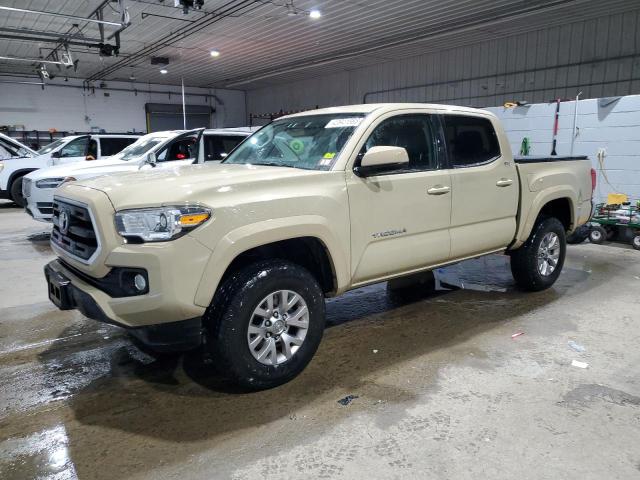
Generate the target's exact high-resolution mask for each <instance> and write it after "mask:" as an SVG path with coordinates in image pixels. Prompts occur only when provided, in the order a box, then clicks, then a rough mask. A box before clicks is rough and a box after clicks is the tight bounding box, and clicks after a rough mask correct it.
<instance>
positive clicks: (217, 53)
mask: <svg viewBox="0 0 640 480" xmlns="http://www.w3.org/2000/svg"><path fill="white" fill-rule="evenodd" d="M209 55H211V56H212V57H214V58H215V57H219V56H220V52H219V51H218V50H211V51H210V52H209Z"/></svg>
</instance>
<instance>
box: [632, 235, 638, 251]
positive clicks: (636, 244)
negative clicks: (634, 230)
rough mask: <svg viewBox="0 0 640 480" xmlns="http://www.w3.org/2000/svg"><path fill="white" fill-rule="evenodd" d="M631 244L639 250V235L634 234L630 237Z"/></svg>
mask: <svg viewBox="0 0 640 480" xmlns="http://www.w3.org/2000/svg"><path fill="white" fill-rule="evenodd" d="M631 246H632V247H633V248H635V249H636V250H640V235H636V236H634V237H633V238H632V239H631Z"/></svg>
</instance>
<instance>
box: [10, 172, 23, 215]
mask: <svg viewBox="0 0 640 480" xmlns="http://www.w3.org/2000/svg"><path fill="white" fill-rule="evenodd" d="M22 178H23V177H18V178H16V179H15V180H14V181H13V183H12V184H11V200H13V201H14V202H15V203H16V204H17V205H18V206H19V207H21V208H24V206H25V205H26V204H27V202H26V201H25V199H24V197H23V196H22Z"/></svg>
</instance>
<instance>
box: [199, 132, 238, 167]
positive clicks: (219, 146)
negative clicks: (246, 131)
mask: <svg viewBox="0 0 640 480" xmlns="http://www.w3.org/2000/svg"><path fill="white" fill-rule="evenodd" d="M244 138H245V137H243V136H240V135H205V137H204V158H205V161H207V162H215V161H219V160H223V159H224V158H226V156H227V155H229V153H231V150H233V149H234V148H236V146H237V145H238V144H239V143H240V142H242V141H243V140H244Z"/></svg>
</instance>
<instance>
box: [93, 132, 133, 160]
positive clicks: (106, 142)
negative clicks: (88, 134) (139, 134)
mask: <svg viewBox="0 0 640 480" xmlns="http://www.w3.org/2000/svg"><path fill="white" fill-rule="evenodd" d="M136 140H137V138H104V137H103V138H100V155H101V156H103V157H110V156H111V155H115V154H116V153H120V152H121V151H122V150H124V149H125V148H126V147H128V146H129V145H131V144H132V143H133V142H135V141H136Z"/></svg>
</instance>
